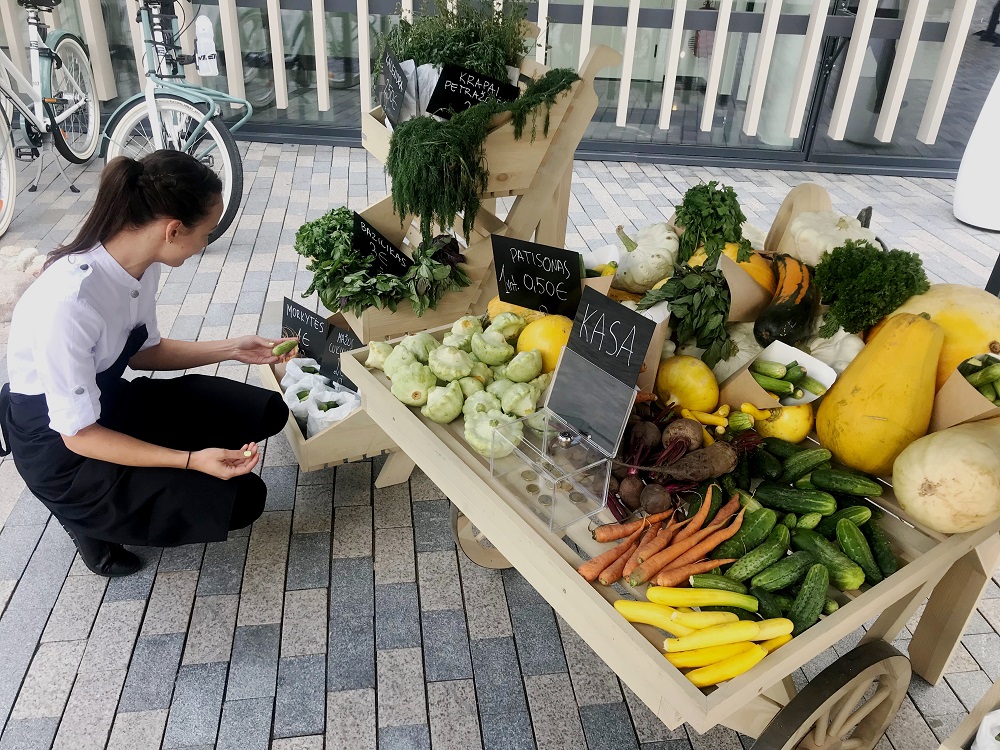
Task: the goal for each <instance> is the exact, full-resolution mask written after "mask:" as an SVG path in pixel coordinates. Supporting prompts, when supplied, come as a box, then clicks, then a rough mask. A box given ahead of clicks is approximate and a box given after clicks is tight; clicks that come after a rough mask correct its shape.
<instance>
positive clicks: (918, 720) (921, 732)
mask: <svg viewBox="0 0 1000 750" xmlns="http://www.w3.org/2000/svg"><path fill="white" fill-rule="evenodd" d="M886 736H887V737H888V738H889V741H890V742H891V743H892V746H893V747H894V748H904V747H905V748H906V750H937V748H938V741H937V738H936V737H935V736H934V733H933V732H932V731H931V730H930V727H928V726H927V722H926V721H924V718H923V717H922V716H921V715H920V714H919V713H918V712H917V709H916V706H914V705H913V701H912V700H910V698H909V697H907V698H904V699H903V703H902V705H900V707H899V711H898V712H897V713H896V718H895V719H893V720H892V724H890V725H889V728H888V729H887V730H886Z"/></svg>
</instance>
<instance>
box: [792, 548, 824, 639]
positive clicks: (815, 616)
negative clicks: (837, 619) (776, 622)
mask: <svg viewBox="0 0 1000 750" xmlns="http://www.w3.org/2000/svg"><path fill="white" fill-rule="evenodd" d="M829 586H830V572H829V571H828V570H827V568H826V566H825V565H822V564H820V563H816V564H815V565H812V566H810V567H809V571H808V572H807V573H806V577H805V580H804V581H803V582H802V588H801V589H799V593H798V594H796V595H795V601H794V602H793V603H792V608H791V609H789V610H788V619H789V620H791V621H792V625H793V626H794V628H793V630H792V635H799V634H800V633H802V632H803V631H805V630H808V629H809V628H811V627H812V626H813V625H815V624H816V622H817V621H818V620H819V616H820V613H821V612H822V611H823V605H824V604H825V603H826V590H827V588H829Z"/></svg>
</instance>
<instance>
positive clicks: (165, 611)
mask: <svg viewBox="0 0 1000 750" xmlns="http://www.w3.org/2000/svg"><path fill="white" fill-rule="evenodd" d="M197 585H198V571H196V570H179V571H176V572H171V573H158V574H157V576H156V582H155V583H154V584H153V593H152V594H151V595H150V598H149V604H148V605H147V606H146V615H145V617H144V618H143V621H142V630H141V631H140V633H141V634H142V635H159V634H163V633H184V632H186V631H187V629H188V623H189V622H190V619H191V610H192V607H193V604H194V596H195V589H196V587H197Z"/></svg>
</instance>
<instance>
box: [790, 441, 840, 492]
mask: <svg viewBox="0 0 1000 750" xmlns="http://www.w3.org/2000/svg"><path fill="white" fill-rule="evenodd" d="M832 456H833V454H832V453H830V451H828V450H827V449H826V448H810V449H809V450H805V451H802V452H801V453H796V454H795V455H794V456H792V457H791V458H787V459H785V465H784V468H783V469H782V472H781V481H782V482H787V483H788V484H791V483H792V482H794V481H795V480H796V479H800V478H802V477H804V476H805V475H806V474H808V473H809V472H811V471H812V470H813V469H815V468H816V467H817V466H819V465H820V464H823V463H826V462H827V461H829V460H830V458H831V457H832Z"/></svg>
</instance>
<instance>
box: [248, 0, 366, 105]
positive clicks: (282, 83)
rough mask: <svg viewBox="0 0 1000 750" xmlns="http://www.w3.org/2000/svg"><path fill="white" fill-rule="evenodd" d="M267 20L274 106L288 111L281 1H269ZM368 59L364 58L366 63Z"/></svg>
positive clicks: (363, 24)
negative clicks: (272, 72) (272, 73)
mask: <svg viewBox="0 0 1000 750" xmlns="http://www.w3.org/2000/svg"><path fill="white" fill-rule="evenodd" d="M359 2H360V0H359ZM367 17H368V15H367V14H365V15H364V16H358V18H367ZM267 19H268V32H269V34H270V40H271V70H272V71H274V106H275V107H277V108H278V109H288V73H287V71H286V70H285V36H284V34H283V33H282V21H281V0H267ZM358 26H364V27H365V28H367V27H368V24H366V23H359V24H358ZM359 40H360V33H359ZM367 59H368V58H362V60H364V61H365V62H366V63H367ZM362 67H364V66H362Z"/></svg>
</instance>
